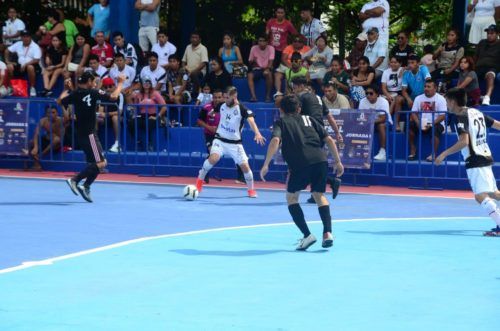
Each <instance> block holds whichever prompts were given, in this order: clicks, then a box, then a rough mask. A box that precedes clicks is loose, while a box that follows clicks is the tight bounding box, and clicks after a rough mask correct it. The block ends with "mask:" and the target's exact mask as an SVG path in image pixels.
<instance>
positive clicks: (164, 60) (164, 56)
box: [151, 41, 177, 67]
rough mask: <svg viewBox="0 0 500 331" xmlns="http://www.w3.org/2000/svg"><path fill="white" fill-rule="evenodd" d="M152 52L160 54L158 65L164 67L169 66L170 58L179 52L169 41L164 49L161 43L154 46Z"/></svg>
mask: <svg viewBox="0 0 500 331" xmlns="http://www.w3.org/2000/svg"><path fill="white" fill-rule="evenodd" d="M151 51H152V52H155V53H156V54H158V63H159V64H160V65H161V66H162V67H163V66H165V65H167V64H168V57H169V56H170V55H172V54H175V52H177V47H175V46H174V44H172V43H170V42H168V41H167V42H166V43H165V45H163V47H162V46H160V43H156V44H154V45H153V48H152V49H151Z"/></svg>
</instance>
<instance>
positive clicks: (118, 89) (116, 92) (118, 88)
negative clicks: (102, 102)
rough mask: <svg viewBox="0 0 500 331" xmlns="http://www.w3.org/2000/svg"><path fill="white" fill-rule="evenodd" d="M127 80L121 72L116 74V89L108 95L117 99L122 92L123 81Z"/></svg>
mask: <svg viewBox="0 0 500 331" xmlns="http://www.w3.org/2000/svg"><path fill="white" fill-rule="evenodd" d="M126 80H127V77H126V76H125V75H124V74H121V75H120V76H118V85H116V89H115V90H114V91H113V93H111V95H110V96H109V97H110V98H111V99H113V100H115V99H118V97H119V96H120V93H122V90H123V82H124V81H126Z"/></svg>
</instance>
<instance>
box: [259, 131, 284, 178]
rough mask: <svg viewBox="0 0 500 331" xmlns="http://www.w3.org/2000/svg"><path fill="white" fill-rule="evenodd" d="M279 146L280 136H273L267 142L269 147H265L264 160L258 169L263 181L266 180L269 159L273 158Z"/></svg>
mask: <svg viewBox="0 0 500 331" xmlns="http://www.w3.org/2000/svg"><path fill="white" fill-rule="evenodd" d="M279 147H280V138H278V137H274V138H273V139H271V142H270V143H269V147H268V148H267V154H266V160H265V161H264V164H263V165H262V169H260V179H261V180H262V181H263V182H265V181H266V179H265V178H266V175H267V173H268V172H269V164H270V163H271V160H272V159H273V156H274V154H276V152H277V151H278V149H279Z"/></svg>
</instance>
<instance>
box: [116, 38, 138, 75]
mask: <svg viewBox="0 0 500 331" xmlns="http://www.w3.org/2000/svg"><path fill="white" fill-rule="evenodd" d="M113 43H114V44H115V45H114V46H113V52H114V53H115V55H116V54H118V53H120V54H122V55H123V56H124V58H125V64H126V65H128V66H131V67H132V68H134V70H137V52H136V51H135V48H134V45H132V44H131V43H128V42H126V41H125V38H123V33H121V32H120V31H117V32H115V33H113Z"/></svg>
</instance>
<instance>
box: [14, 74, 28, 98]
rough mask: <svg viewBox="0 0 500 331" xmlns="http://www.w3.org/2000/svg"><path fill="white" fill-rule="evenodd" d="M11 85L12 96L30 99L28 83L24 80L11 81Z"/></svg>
mask: <svg viewBox="0 0 500 331" xmlns="http://www.w3.org/2000/svg"><path fill="white" fill-rule="evenodd" d="M10 85H11V86H12V96H15V97H22V98H27V97H28V82H27V81H26V80H24V79H11V80H10Z"/></svg>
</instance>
